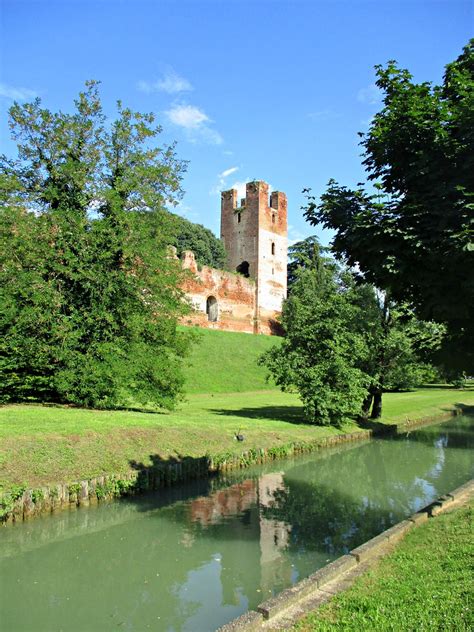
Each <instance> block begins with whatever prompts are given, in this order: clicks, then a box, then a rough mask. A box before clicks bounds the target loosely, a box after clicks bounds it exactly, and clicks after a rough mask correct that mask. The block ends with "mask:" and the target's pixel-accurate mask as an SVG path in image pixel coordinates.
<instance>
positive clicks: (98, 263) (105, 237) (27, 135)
mask: <svg viewBox="0 0 474 632" xmlns="http://www.w3.org/2000/svg"><path fill="white" fill-rule="evenodd" d="M10 126H11V129H12V134H13V137H14V139H15V140H16V141H17V143H18V156H17V158H15V159H7V158H6V157H5V156H3V157H2V158H1V177H2V183H3V184H4V186H3V187H2V192H3V193H2V198H1V200H0V202H1V215H0V227H1V237H2V246H4V247H3V249H2V255H1V257H2V258H1V262H0V275H1V283H2V290H3V292H2V296H3V299H2V300H3V301H4V302H3V306H2V307H3V309H2V310H1V312H2V319H1V321H0V326H1V336H0V339H1V341H2V342H1V346H2V361H1V364H0V374H1V378H2V389H3V390H2V393H1V396H2V399H3V400H4V401H5V400H7V401H8V400H18V399H55V400H59V401H67V402H73V403H78V404H85V405H89V406H103V407H108V406H120V405H130V404H135V405H136V404H137V403H141V404H145V403H153V404H157V405H163V406H172V405H173V403H174V402H175V401H176V398H177V397H178V396H179V394H180V392H181V388H182V383H183V378H182V376H181V373H180V358H181V357H182V356H183V354H184V353H185V352H186V348H187V340H186V336H185V335H184V334H181V333H179V332H178V331H177V329H176V323H177V319H178V318H179V316H180V315H181V314H182V313H183V310H184V309H185V308H184V304H183V301H182V294H181V291H180V290H179V289H178V288H179V283H180V281H181V271H180V268H179V265H178V264H176V262H175V261H174V259H173V258H171V257H169V256H167V245H168V244H169V243H170V237H171V236H172V235H171V233H170V220H169V213H167V212H166V211H165V210H164V206H165V204H169V203H170V202H173V201H174V200H176V199H177V197H179V195H180V192H181V189H180V181H181V175H182V172H183V170H184V168H185V165H184V164H183V163H182V162H181V161H180V160H178V159H177V157H176V155H175V150H174V147H173V146H171V147H160V146H159V145H158V144H157V139H158V137H159V134H160V131H161V129H160V127H159V126H157V125H155V123H154V117H153V115H152V114H140V113H135V112H132V111H131V110H129V109H127V108H124V107H123V106H122V105H121V103H118V112H117V116H116V118H115V120H113V121H112V122H111V123H108V124H107V123H106V120H105V116H104V114H103V110H102V106H101V102H100V98H99V93H98V85H97V84H96V83H95V82H90V83H88V84H87V86H86V89H85V91H84V92H82V93H81V94H80V95H79V98H78V99H77V101H76V102H75V111H74V112H73V113H72V114H67V113H62V112H59V113H53V112H51V111H49V110H48V109H44V108H42V106H41V102H40V100H39V99H36V100H35V101H34V102H33V103H29V104H26V105H21V106H20V105H18V104H15V105H14V106H13V107H12V108H11V110H10Z"/></svg>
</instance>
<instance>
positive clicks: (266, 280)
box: [221, 181, 288, 330]
mask: <svg viewBox="0 0 474 632" xmlns="http://www.w3.org/2000/svg"><path fill="white" fill-rule="evenodd" d="M287 235H288V227H287V201H286V195H285V194H284V193H280V192H278V191H274V192H273V193H272V194H271V195H270V196H269V195H268V184H267V183H266V182H262V181H254V182H249V183H248V184H247V187H246V195H245V198H243V199H241V200H240V204H239V200H238V199H237V191H236V190H235V189H231V190H230V191H224V192H223V193H222V198H221V239H222V240H223V242H224V245H225V248H226V250H227V265H228V266H229V268H230V269H231V270H234V271H236V272H240V273H241V274H243V275H244V276H247V277H249V278H251V279H253V280H254V281H255V293H256V295H255V323H256V330H258V329H259V323H261V322H263V321H267V320H271V319H272V318H274V317H275V312H281V308H282V302H283V299H284V298H286V272H287V250H288V236H287Z"/></svg>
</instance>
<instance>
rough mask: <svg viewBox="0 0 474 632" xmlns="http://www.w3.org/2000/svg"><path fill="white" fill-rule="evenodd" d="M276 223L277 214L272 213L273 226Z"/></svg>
mask: <svg viewBox="0 0 474 632" xmlns="http://www.w3.org/2000/svg"><path fill="white" fill-rule="evenodd" d="M274 223H275V213H272V224H274Z"/></svg>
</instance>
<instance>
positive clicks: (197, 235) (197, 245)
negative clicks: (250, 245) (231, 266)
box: [170, 215, 226, 269]
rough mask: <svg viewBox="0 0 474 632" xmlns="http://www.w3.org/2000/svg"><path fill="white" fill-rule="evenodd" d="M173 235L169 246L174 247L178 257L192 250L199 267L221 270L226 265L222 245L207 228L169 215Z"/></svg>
mask: <svg viewBox="0 0 474 632" xmlns="http://www.w3.org/2000/svg"><path fill="white" fill-rule="evenodd" d="M171 218H172V224H173V226H174V232H175V235H174V237H173V239H172V240H171V242H170V243H171V245H173V246H176V249H177V251H178V255H181V254H182V253H183V252H184V251H185V250H192V251H193V252H194V254H195V256H196V261H197V263H198V264H199V265H205V266H210V267H211V268H219V269H222V268H224V267H225V264H226V252H225V248H224V244H223V243H222V241H221V240H220V239H217V237H215V235H214V234H213V233H212V231H210V230H209V229H208V228H205V227H204V226H201V224H194V223H193V222H190V221H189V220H187V219H185V218H184V217H179V216H178V215H171Z"/></svg>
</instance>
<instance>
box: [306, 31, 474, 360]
mask: <svg viewBox="0 0 474 632" xmlns="http://www.w3.org/2000/svg"><path fill="white" fill-rule="evenodd" d="M376 72H377V81H376V84H377V86H378V87H379V88H380V90H381V91H382V93H383V95H384V98H383V108H382V109H381V111H380V112H379V113H378V114H376V115H375V117H374V119H373V121H372V123H371V125H370V128H369V131H368V133H366V134H361V136H362V141H361V144H362V147H363V149H364V160H363V164H364V166H365V168H366V170H367V173H368V182H369V183H371V182H372V183H373V188H372V189H371V186H370V184H368V185H363V184H360V185H359V186H358V188H356V189H350V188H348V187H345V186H341V185H339V184H338V183H337V182H336V181H334V180H331V181H330V182H329V186H328V189H327V191H326V192H325V193H324V194H323V195H322V196H321V199H320V201H318V200H317V199H316V197H315V196H312V195H309V196H308V204H307V208H306V212H305V216H306V218H307V219H308V220H309V222H310V223H311V224H313V225H316V224H322V225H323V226H324V227H326V228H330V229H332V230H335V231H336V234H335V237H334V239H333V242H332V246H333V250H334V252H335V254H336V255H337V256H338V257H342V258H345V259H346V260H347V262H348V263H349V265H350V266H357V268H358V269H359V271H360V276H361V277H362V278H363V279H364V280H366V281H368V282H370V283H373V284H375V285H376V286H378V287H381V288H384V289H386V290H388V291H389V293H390V295H391V297H392V298H394V299H395V300H397V301H401V302H408V303H410V305H412V306H413V307H414V309H415V310H416V312H417V314H418V315H419V317H420V318H421V319H422V320H435V321H437V322H439V323H445V324H446V326H447V328H448V336H447V337H446V341H445V347H444V356H443V357H444V361H445V362H446V363H449V364H451V365H456V364H458V365H459V366H460V367H464V368H467V369H471V370H472V368H473V361H474V357H473V353H472V349H473V348H474V347H473V345H472V340H473V333H474V331H473V328H474V325H473V323H474V314H473V307H474V275H473V274H472V270H473V263H474V243H473V210H474V39H473V40H471V41H470V42H469V43H468V44H467V46H466V47H465V48H464V49H463V52H462V54H461V55H460V56H459V57H458V58H457V59H456V60H455V61H454V62H452V63H450V64H448V65H447V66H446V70H445V74H444V79H443V83H442V85H439V86H437V85H432V84H431V83H427V82H425V83H415V82H414V81H413V78H412V76H411V74H410V73H409V72H408V70H404V69H400V68H399V67H398V66H397V64H396V62H394V61H391V62H389V63H388V64H387V66H386V67H382V66H377V67H376Z"/></svg>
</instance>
